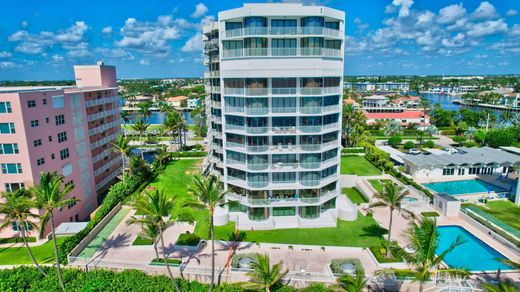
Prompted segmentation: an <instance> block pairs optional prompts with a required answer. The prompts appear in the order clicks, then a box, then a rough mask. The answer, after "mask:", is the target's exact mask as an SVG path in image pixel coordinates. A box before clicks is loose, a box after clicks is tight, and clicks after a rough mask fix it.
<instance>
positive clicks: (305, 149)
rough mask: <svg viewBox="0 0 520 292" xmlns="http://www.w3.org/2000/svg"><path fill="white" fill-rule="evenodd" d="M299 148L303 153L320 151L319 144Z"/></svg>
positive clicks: (303, 145) (304, 145)
mask: <svg viewBox="0 0 520 292" xmlns="http://www.w3.org/2000/svg"><path fill="white" fill-rule="evenodd" d="M300 147H301V149H302V150H303V151H317V150H320V149H321V144H302V145H300Z"/></svg>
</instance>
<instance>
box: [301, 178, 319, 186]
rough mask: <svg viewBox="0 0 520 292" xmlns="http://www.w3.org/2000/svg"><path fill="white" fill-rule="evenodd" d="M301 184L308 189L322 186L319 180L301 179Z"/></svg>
mask: <svg viewBox="0 0 520 292" xmlns="http://www.w3.org/2000/svg"><path fill="white" fill-rule="evenodd" d="M300 184H302V185H304V186H307V187H312V186H318V185H320V180H319V179H300Z"/></svg>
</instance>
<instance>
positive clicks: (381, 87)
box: [345, 82, 410, 92]
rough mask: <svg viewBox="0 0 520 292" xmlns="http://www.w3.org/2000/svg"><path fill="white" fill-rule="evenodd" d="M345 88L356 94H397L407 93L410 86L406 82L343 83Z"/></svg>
mask: <svg viewBox="0 0 520 292" xmlns="http://www.w3.org/2000/svg"><path fill="white" fill-rule="evenodd" d="M345 88H346V89H349V90H352V91H357V92H367V91H384V92H398V91H409V90H410V84H409V83H408V82H345Z"/></svg>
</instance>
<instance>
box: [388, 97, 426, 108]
mask: <svg viewBox="0 0 520 292" xmlns="http://www.w3.org/2000/svg"><path fill="white" fill-rule="evenodd" d="M392 103H393V104H394V105H396V106H397V107H402V108H417V107H419V106H420V105H421V98H420V97H418V96H402V97H398V98H396V99H395V100H393V101H392Z"/></svg>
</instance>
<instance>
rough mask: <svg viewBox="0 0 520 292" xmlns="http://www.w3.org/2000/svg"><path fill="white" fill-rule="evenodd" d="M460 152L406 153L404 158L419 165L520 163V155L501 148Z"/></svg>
mask: <svg viewBox="0 0 520 292" xmlns="http://www.w3.org/2000/svg"><path fill="white" fill-rule="evenodd" d="M458 150H459V152H457V153H454V154H448V153H445V154H439V155H436V154H429V155H425V154H419V155H410V154H407V155H404V156H403V159H404V160H405V161H409V162H411V163H413V164H414V165H417V166H440V167H442V166H450V165H453V166H457V165H463V164H466V165H477V164H480V165H487V164H500V165H513V164H519V163H520V156H518V155H515V154H511V153H508V152H505V151H502V150H500V149H495V148H491V147H487V146H485V147H481V148H476V147H474V148H466V147H461V148H458Z"/></svg>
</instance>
